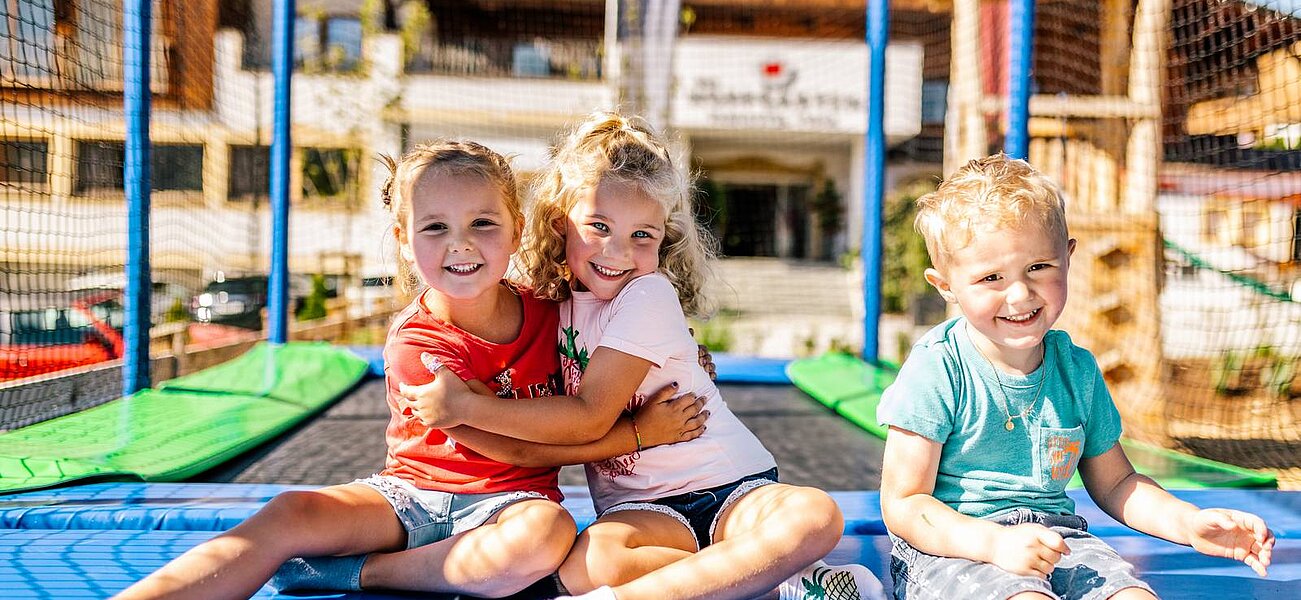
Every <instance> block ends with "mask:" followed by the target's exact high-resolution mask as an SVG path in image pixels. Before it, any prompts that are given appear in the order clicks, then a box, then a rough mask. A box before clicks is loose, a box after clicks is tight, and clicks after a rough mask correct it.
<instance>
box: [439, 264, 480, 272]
mask: <svg viewBox="0 0 1301 600" xmlns="http://www.w3.org/2000/svg"><path fill="white" fill-rule="evenodd" d="M447 270H448V271H451V272H453V273H473V272H475V271H478V270H479V265H475V264H468V265H448V266H447Z"/></svg>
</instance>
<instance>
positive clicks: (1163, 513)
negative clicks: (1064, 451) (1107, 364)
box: [1080, 443, 1274, 577]
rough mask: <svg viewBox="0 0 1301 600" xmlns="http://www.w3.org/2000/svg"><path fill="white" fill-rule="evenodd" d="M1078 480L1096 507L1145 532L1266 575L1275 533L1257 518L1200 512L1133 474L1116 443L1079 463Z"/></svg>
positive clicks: (1236, 513)
mask: <svg viewBox="0 0 1301 600" xmlns="http://www.w3.org/2000/svg"><path fill="white" fill-rule="evenodd" d="M1080 478H1081V479H1083V480H1084V487H1085V489H1087V490H1088V492H1089V496H1090V497H1092V498H1093V501H1094V502H1096V503H1097V505H1098V507H1099V508H1101V509H1102V510H1103V511H1105V512H1106V513H1107V514H1108V515H1111V516H1112V518H1114V519H1116V520H1117V521H1120V522H1121V523H1124V524H1125V525H1127V526H1129V527H1133V528H1134V529H1137V530H1139V531H1141V532H1143V533H1146V534H1149V535H1154V536H1156V537H1159V538H1161V539H1165V540H1169V541H1171V542H1174V543H1176V544H1184V545H1188V546H1192V547H1193V549H1195V550H1197V551H1198V552H1201V553H1202V554H1207V555H1210V556H1219V557H1222V558H1232V559H1234V560H1240V561H1242V562H1244V563H1246V564H1247V566H1249V567H1251V568H1252V570H1254V571H1256V573H1258V574H1259V575H1260V576H1261V577H1264V576H1265V575H1266V568H1267V567H1269V563H1270V560H1271V558H1272V555H1273V549H1274V534H1273V532H1271V531H1270V530H1269V528H1268V527H1266V526H1265V521H1264V520H1263V519H1261V518H1260V517H1258V516H1256V515H1254V514H1251V513H1248V512H1242V511H1237V510H1227V509H1222V508H1208V509H1198V508H1197V507H1196V506H1194V505H1192V504H1189V503H1188V502H1184V501H1183V500H1180V499H1178V498H1175V497H1174V496H1173V495H1171V494H1170V492H1167V491H1166V490H1165V489H1164V488H1162V487H1161V486H1160V485H1159V484H1157V483H1156V482H1155V481H1153V480H1152V479H1151V478H1149V477H1148V476H1146V475H1142V474H1139V473H1137V472H1135V471H1134V465H1133V464H1131V463H1130V462H1129V457H1127V456H1125V451H1124V449H1122V448H1121V446H1120V444H1119V443H1117V444H1116V445H1114V446H1112V447H1111V449H1110V450H1107V451H1106V452H1103V453H1102V454H1100V455H1098V456H1094V457H1092V458H1085V459H1082V460H1081V461H1080Z"/></svg>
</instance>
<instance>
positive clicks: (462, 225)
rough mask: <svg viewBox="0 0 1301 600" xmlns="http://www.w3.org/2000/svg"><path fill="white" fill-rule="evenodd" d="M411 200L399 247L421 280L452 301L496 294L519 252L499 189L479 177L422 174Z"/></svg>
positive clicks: (400, 230)
mask: <svg viewBox="0 0 1301 600" xmlns="http://www.w3.org/2000/svg"><path fill="white" fill-rule="evenodd" d="M409 197H410V198H411V199H412V200H411V210H410V212H409V214H408V215H407V216H406V217H407V218H406V219H405V221H406V222H405V223H403V224H402V227H400V228H398V242H399V244H400V249H401V253H402V258H404V259H406V260H407V261H409V262H411V263H412V265H413V268H414V270H415V271H416V273H418V274H419V275H420V278H421V280H423V281H424V282H425V283H426V284H427V285H428V286H429V287H430V288H431V289H433V290H434V291H435V292H438V293H439V294H442V295H443V296H445V297H446V298H447V299H448V300H451V301H463V302H464V301H469V302H473V301H477V300H480V299H482V298H486V297H487V294H489V293H493V292H495V290H496V289H497V284H498V282H500V281H501V279H502V277H503V276H505V274H506V269H507V267H509V266H510V258H511V255H512V254H514V253H515V250H516V249H517V248H518V247H519V237H520V236H519V234H520V227H521V224H520V223H517V222H515V220H514V218H512V216H511V213H510V211H509V210H508V208H507V206H506V202H505V200H504V199H503V197H502V193H501V190H500V188H498V187H497V186H496V185H494V184H493V183H492V182H491V181H489V180H488V179H487V178H485V177H481V176H478V175H472V174H467V175H455V174H447V173H440V172H439V171H438V170H436V169H426V170H425V171H424V172H423V173H421V174H420V175H419V176H418V177H417V178H416V180H415V182H414V183H412V185H411V194H410V196H409Z"/></svg>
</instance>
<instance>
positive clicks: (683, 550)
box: [560, 510, 696, 594]
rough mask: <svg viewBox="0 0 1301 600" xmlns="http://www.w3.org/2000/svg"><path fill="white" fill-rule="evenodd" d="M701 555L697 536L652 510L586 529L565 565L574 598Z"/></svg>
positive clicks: (632, 512) (629, 513)
mask: <svg viewBox="0 0 1301 600" xmlns="http://www.w3.org/2000/svg"><path fill="white" fill-rule="evenodd" d="M695 551H696V537H695V534H693V533H692V532H691V530H690V529H688V528H687V526H686V525H683V524H682V523H681V522H679V521H678V520H677V519H675V518H673V517H670V516H668V515H665V514H661V513H657V512H652V511H648V510H625V511H620V512H614V513H610V514H607V515H605V516H603V517H601V518H600V519H598V520H597V521H596V523H593V524H592V525H591V526H589V527H588V528H587V529H585V530H583V533H582V535H579V536H578V541H576V542H575V543H574V549H573V550H571V551H570V552H569V557H568V558H566V559H565V562H564V564H562V565H561V566H560V580H561V582H563V583H564V584H565V587H566V588H568V589H569V591H570V592H572V593H574V594H583V593H587V592H590V591H592V590H594V589H596V588H598V587H601V586H603V585H610V586H615V585H620V584H623V583H626V582H629V581H632V580H634V579H636V578H638V577H640V576H642V575H644V574H646V573H650V572H651V571H655V570H656V569H659V568H660V567H663V566H664V565H667V564H669V563H672V562H676V561H678V560H681V559H683V558H686V557H688V556H691V555H692V553H694V552H695Z"/></svg>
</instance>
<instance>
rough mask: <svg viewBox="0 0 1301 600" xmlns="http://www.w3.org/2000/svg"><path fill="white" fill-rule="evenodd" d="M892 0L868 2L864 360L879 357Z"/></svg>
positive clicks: (864, 202)
mask: <svg viewBox="0 0 1301 600" xmlns="http://www.w3.org/2000/svg"><path fill="white" fill-rule="evenodd" d="M889 39H890V2H889V0H869V1H868V3H867V49H868V69H867V71H868V72H867V134H866V138H865V139H864V140H863V145H864V150H865V152H864V153H863V156H864V161H865V164H864V165H863V179H864V181H863V307H864V309H865V310H864V315H863V360H865V361H867V362H870V363H875V362H877V359H878V342H879V338H880V332H879V326H880V320H881V201H882V198H883V197H884V193H885V150H886V148H885V45H886V42H887V41H889Z"/></svg>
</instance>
